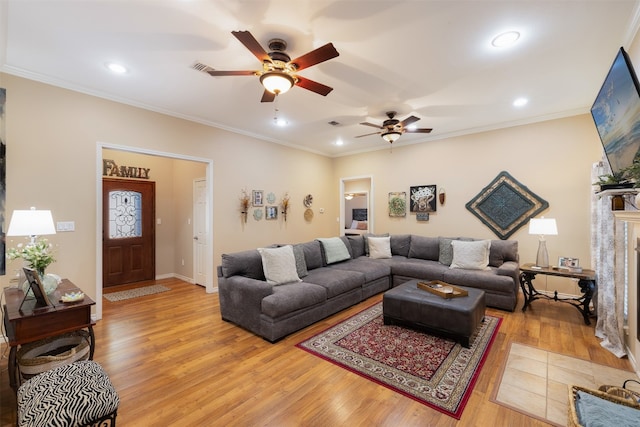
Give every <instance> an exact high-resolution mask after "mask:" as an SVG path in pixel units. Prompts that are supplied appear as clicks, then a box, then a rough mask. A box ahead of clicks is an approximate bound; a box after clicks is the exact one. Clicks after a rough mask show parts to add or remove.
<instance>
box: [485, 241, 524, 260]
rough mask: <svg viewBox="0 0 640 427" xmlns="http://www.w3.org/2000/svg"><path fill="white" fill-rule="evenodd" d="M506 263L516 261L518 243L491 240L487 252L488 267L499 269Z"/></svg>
mask: <svg viewBox="0 0 640 427" xmlns="http://www.w3.org/2000/svg"><path fill="white" fill-rule="evenodd" d="M506 261H518V241H517V240H492V241H491V249H490V250H489V265H490V266H493V267H500V266H501V265H502V264H504V263H505V262H506Z"/></svg>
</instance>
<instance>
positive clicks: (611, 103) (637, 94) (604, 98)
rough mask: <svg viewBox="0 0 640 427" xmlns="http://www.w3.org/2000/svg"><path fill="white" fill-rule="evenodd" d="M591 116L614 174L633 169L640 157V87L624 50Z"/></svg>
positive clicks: (593, 107)
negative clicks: (630, 167)
mask: <svg viewBox="0 0 640 427" xmlns="http://www.w3.org/2000/svg"><path fill="white" fill-rule="evenodd" d="M591 116H592V117H593V121H594V122H595V124H596V128H597V129H598V134H599V135H600V140H601V141H602V145H603V147H604V152H605V154H606V155H607V160H608V161H609V165H610V166H611V171H612V172H613V173H614V174H615V173H617V172H620V171H621V170H623V169H624V168H626V167H628V166H631V164H632V163H633V160H634V158H635V157H636V156H637V155H639V154H640V153H639V150H640V84H639V83H638V78H637V77H636V73H635V72H634V70H633V65H632V64H631V60H630V59H629V55H628V54H627V52H625V51H624V49H623V48H620V50H619V51H618V54H617V55H616V58H615V60H614V61H613V65H612V66H611V69H610V70H609V73H608V74H607V78H606V79H605V81H604V83H603V84H602V88H601V89H600V92H599V93H598V96H597V97H596V100H595V102H594V103H593V106H592V107H591Z"/></svg>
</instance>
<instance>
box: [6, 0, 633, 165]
mask: <svg viewBox="0 0 640 427" xmlns="http://www.w3.org/2000/svg"><path fill="white" fill-rule="evenodd" d="M639 3H640V1H637V0H605V1H598V0H583V1H562V0H557V1H545V0H536V1H525V0H513V1H496V0H494V1H480V0H475V1H458V0H448V1H444V0H442V1H418V0H334V1H330V0H325V1H323V0H295V1H294V0H270V1H267V0H252V1H237V0H236V1H233V0H206V1H205V0H200V1H198V0H144V1H143V0H127V1H124V0H119V1H118V0H103V1H100V0H92V1H88V0H87V1H78V0H69V1H60V0H41V1H35V0H8V1H7V0H0V70H2V71H4V72H6V73H9V74H14V75H17V76H22V77H26V78H29V79H33V80H37V81H42V82H45V83H50V84H53V85H56V86H61V87H65V88H69V89H73V90H77V91H80V92H84V93H88V94H92V95H96V96H99V97H104V98H107V99H112V100H115V101H118V102H123V103H126V104H131V105H135V106H139V107H143V108H147V109H150V110H153V111H158V112H162V113H166V114H170V115H173V116H177V117H182V118H185V119H188V120H193V121H196V122H200V123H205V124H209V125H211V126H216V127H220V128H223V129H228V130H232V131H235V132H239V133H242V134H247V135H252V136H255V137H258V138H261V139H264V140H267V141H272V142H276V143H281V144H285V145H292V146H298V147H300V148H303V149H306V150H310V151H313V152H317V153H322V154H324V155H328V156H341V155H344V154H349V153H354V152H361V151H367V150H374V149H388V144H387V143H385V142H384V141H383V140H382V139H381V138H380V137H379V136H378V135H372V136H368V137H363V138H357V139H356V138H354V137H355V136H357V135H361V134H366V133H370V132H372V131H373V132H375V129H373V128H371V127H366V126H362V125H359V123H360V122H363V121H369V122H373V123H382V121H383V119H384V118H385V115H384V112H385V111H389V110H395V111H397V112H398V117H399V118H400V119H403V118H405V117H407V116H409V115H415V116H417V117H420V118H421V120H420V121H419V122H417V123H416V124H417V125H418V126H419V127H429V128H433V129H434V130H433V132H432V133H431V134H413V135H411V134H404V135H403V136H402V137H401V138H400V139H399V140H398V141H397V142H396V143H394V146H400V145H404V144H413V143H420V142H425V143H428V142H429V141H430V140H434V139H441V138H445V137H450V136H454V135H461V134H467V133H473V132H478V131H481V130H489V129H496V128H501V127H507V126H512V125H517V124H524V123H531V122H536V121H540V120H546V119H550V118H557V117H564V116H570V115H575V114H579V113H586V112H588V111H589V108H590V107H591V104H592V103H593V100H594V99H595V97H596V95H597V93H598V90H599V89H600V86H601V84H602V81H603V80H604V78H605V76H606V73H607V71H608V69H609V67H610V65H611V63H612V62H613V59H614V57H615V55H616V53H617V50H618V49H619V47H620V46H625V47H627V48H628V44H629V43H630V42H631V40H632V39H633V37H634V36H635V33H636V31H637V28H638V12H639ZM233 30H249V31H250V32H251V33H252V34H253V35H254V36H255V38H256V39H257V40H258V41H259V42H260V44H261V45H262V46H263V47H264V48H265V50H268V49H267V44H268V41H269V39H271V38H274V37H279V38H282V39H284V40H286V41H287V43H288V45H289V46H288V48H287V53H289V55H290V56H291V57H292V58H295V57H298V56H301V55H302V54H304V53H306V52H308V51H311V50H313V49H315V48H317V47H319V46H321V45H324V44H325V43H328V42H332V43H333V44H334V46H335V47H336V49H337V50H338V52H339V53H340V56H338V57H337V58H334V59H332V60H329V61H327V62H324V63H321V64H318V65H316V66H314V67H311V68H307V69H305V70H302V71H301V72H300V73H299V74H300V75H302V76H304V77H306V78H309V79H312V80H315V81H317V82H320V83H323V84H325V85H328V86H331V87H333V88H334V90H333V92H331V93H330V94H329V95H327V96H326V97H323V96H320V95H317V94H315V93H312V92H310V91H308V90H305V89H303V88H300V87H294V88H293V89H292V90H291V91H289V92H288V93H285V94H283V95H281V96H279V97H278V99H277V102H275V103H261V102H260V98H261V96H262V92H263V89H262V86H261V85H260V83H259V80H258V78H257V77H255V76H240V77H236V76H234V77H211V76H209V75H207V74H205V73H203V72H199V71H196V70H194V69H192V68H191V67H192V65H193V64H194V63H195V62H197V61H199V62H203V63H205V64H207V65H209V66H211V67H213V68H215V69H217V70H258V69H259V68H260V63H259V62H258V60H257V59H256V57H255V56H253V55H252V54H251V53H250V52H249V51H248V50H247V49H246V48H245V47H244V46H243V45H242V44H241V43H240V42H239V41H238V40H237V39H236V38H235V37H233V36H232V35H231V31H233ZM505 30H517V31H519V32H520V33H521V38H520V40H519V42H518V43H517V44H516V45H515V46H512V47H509V48H503V49H496V48H493V47H491V45H490V42H491V39H492V38H493V37H494V36H495V35H496V34H498V33H500V32H503V31H505ZM109 61H115V62H119V63H121V64H123V65H124V66H126V67H127V68H128V70H129V71H128V72H127V73H126V74H124V75H114V74H112V73H111V72H110V71H109V70H107V68H106V67H105V63H107V62H109ZM637 67H638V68H640V64H639V65H637ZM521 96H524V97H527V98H529V103H528V104H527V105H526V106H524V107H521V108H515V107H513V106H512V102H513V100H514V99H515V98H517V97H521ZM274 107H277V109H278V110H279V112H278V115H279V117H280V118H283V119H286V120H287V121H288V126H286V127H278V126H275V125H274ZM331 121H336V122H338V123H339V125H337V126H332V125H330V124H329V122H331ZM339 139H340V140H342V141H343V143H344V145H342V146H337V145H336V144H335V143H336V141H337V140H339Z"/></svg>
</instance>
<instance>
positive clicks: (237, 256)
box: [222, 249, 265, 280]
mask: <svg viewBox="0 0 640 427" xmlns="http://www.w3.org/2000/svg"><path fill="white" fill-rule="evenodd" d="M222 275H223V276H224V277H231V276H245V277H249V278H251V279H256V280H265V277H264V271H263V270H262V257H261V256H260V252H258V251H257V250H256V249H252V250H249V251H242V252H235V253H231V254H222Z"/></svg>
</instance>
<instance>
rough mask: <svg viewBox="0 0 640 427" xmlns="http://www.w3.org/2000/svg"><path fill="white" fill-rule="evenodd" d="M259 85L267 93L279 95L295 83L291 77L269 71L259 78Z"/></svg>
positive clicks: (280, 72)
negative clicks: (260, 84)
mask: <svg viewBox="0 0 640 427" xmlns="http://www.w3.org/2000/svg"><path fill="white" fill-rule="evenodd" d="M260 83H262V86H264V88H265V89H266V90H268V91H269V92H271V93H274V94H276V95H280V94H282V93H285V92H287V91H288V90H289V89H291V87H292V86H293V85H294V83H295V81H294V80H293V77H291V76H290V75H289V74H287V73H283V72H282V71H269V72H268V73H264V74H263V75H261V76H260Z"/></svg>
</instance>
